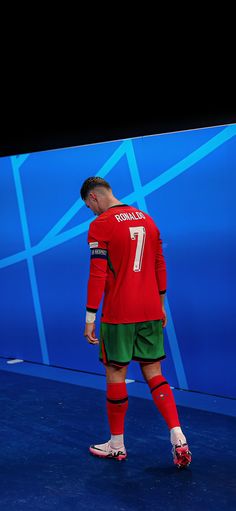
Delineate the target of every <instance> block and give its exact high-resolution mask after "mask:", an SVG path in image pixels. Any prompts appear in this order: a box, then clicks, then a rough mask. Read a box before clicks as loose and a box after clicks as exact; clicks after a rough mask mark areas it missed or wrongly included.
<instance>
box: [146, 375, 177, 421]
mask: <svg viewBox="0 0 236 511" xmlns="http://www.w3.org/2000/svg"><path fill="white" fill-rule="evenodd" d="M148 385H149V387H150V389H151V393H152V397H153V400H154V403H155V405H156V406H157V408H158V410H159V412H160V413H161V415H162V417H163V418H164V419H165V421H166V423H167V426H168V427H169V429H172V428H175V427H176V426H180V422H179V417H178V412H177V408H176V404H175V400H174V396H173V392H172V390H171V388H170V386H169V384H168V383H167V381H166V380H165V378H164V376H162V375H161V374H160V375H158V376H154V377H153V378H151V379H150V380H149V381H148Z"/></svg>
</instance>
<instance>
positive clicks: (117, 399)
mask: <svg viewBox="0 0 236 511" xmlns="http://www.w3.org/2000/svg"><path fill="white" fill-rule="evenodd" d="M126 372H127V367H115V366H112V365H109V364H107V365H106V377H107V416H108V422H109V426H110V432H111V438H110V440H108V442H105V443H104V444H97V445H91V446H90V449H89V450H90V452H91V454H93V455H95V456H99V457H102V458H114V459H116V460H119V461H121V460H123V459H125V458H126V457H127V453H126V449H125V446H124V422H125V415H126V412H127V409H128V395H127V389H126V383H125V377H126Z"/></svg>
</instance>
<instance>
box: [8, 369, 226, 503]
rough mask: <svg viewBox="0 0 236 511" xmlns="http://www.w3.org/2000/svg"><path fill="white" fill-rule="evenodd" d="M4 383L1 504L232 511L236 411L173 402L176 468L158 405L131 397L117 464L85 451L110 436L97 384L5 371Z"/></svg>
mask: <svg viewBox="0 0 236 511" xmlns="http://www.w3.org/2000/svg"><path fill="white" fill-rule="evenodd" d="M0 385H1V397H0V404H1V436H0V443H1V464H0V467H1V474H0V511H13V510H17V511H21V510H22V511H23V510H24V511H28V510H32V511H38V510H45V511H54V510H56V511H77V510H81V511H82V510H85V509H86V511H90V510H93V509H94V510H96V511H107V510H109V511H118V510H119V511H128V510H135V511H139V510H140V511H141V510H142V511H152V510H158V511H162V510H163V511H164V510H165V511H172V510H173V511H185V510H189V511H195V510H196V511H205V510H206V511H211V510H214V511H223V510H227V511H235V510H236V454H235V438H236V419H235V418H233V417H228V416H226V415H220V414H216V413H210V412H205V411H200V410H194V409H189V408H185V407H179V414H180V418H181V422H182V427H183V429H184V431H185V433H186V435H187V436H188V440H189V444H190V447H191V450H192V452H193V462H192V464H191V468H190V467H189V468H188V469H186V470H183V471H180V470H177V469H176V468H175V467H174V465H173V463H172V456H171V452H170V448H171V446H170V443H169V434H168V431H167V429H166V426H165V423H164V421H163V419H162V418H161V417H160V415H159V414H158V412H157V410H156V408H155V406H154V404H153V403H152V402H151V401H149V400H147V399H141V398H136V397H130V399H129V411H128V414H127V421H126V448H127V450H128V454H129V458H128V460H127V461H125V462H120V463H119V462H115V461H113V460H100V459H96V458H94V457H92V456H90V455H89V453H88V446H89V444H90V443H94V442H103V441H106V440H107V439H108V438H109V432H108V425H107V420H106V415H105V394H104V392H103V391H101V390H94V389H91V388H86V387H80V386H77V385H72V384H69V383H62V382H56V381H51V380H47V379H41V378H38V377H33V376H25V375H20V374H14V373H7V372H4V371H0Z"/></svg>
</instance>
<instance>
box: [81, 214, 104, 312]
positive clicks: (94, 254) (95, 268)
mask: <svg viewBox="0 0 236 511" xmlns="http://www.w3.org/2000/svg"><path fill="white" fill-rule="evenodd" d="M88 243H89V247H90V271H89V280H88V289H87V306H86V309H87V311H89V312H96V311H97V310H98V307H99V305H100V302H101V300H102V296H103V293H104V289H105V282H106V277H107V258H108V250H107V226H106V222H101V221H99V219H96V220H94V221H93V222H92V223H91V224H90V228H89V232H88Z"/></svg>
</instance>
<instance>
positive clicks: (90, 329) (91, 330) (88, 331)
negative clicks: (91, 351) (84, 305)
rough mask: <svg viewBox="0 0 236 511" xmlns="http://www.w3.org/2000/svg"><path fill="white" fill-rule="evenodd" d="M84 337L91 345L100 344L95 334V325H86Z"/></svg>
mask: <svg viewBox="0 0 236 511" xmlns="http://www.w3.org/2000/svg"><path fill="white" fill-rule="evenodd" d="M84 337H86V338H87V341H88V342H89V344H99V340H98V338H97V337H96V333H95V323H85V331H84Z"/></svg>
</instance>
